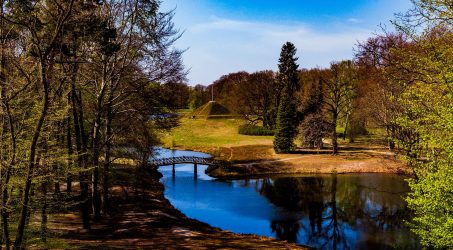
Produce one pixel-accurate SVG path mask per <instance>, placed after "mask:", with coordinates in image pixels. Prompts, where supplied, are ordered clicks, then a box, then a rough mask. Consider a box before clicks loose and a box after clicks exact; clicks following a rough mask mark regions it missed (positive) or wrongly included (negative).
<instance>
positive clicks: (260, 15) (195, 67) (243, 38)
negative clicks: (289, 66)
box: [162, 0, 411, 85]
mask: <svg viewBox="0 0 453 250" xmlns="http://www.w3.org/2000/svg"><path fill="white" fill-rule="evenodd" d="M410 6H411V3H410V0H398V1H395V0H362V1H354V0H342V1H331V0H316V1H315V0H304V1H300V0H286V1H260V0H247V1H229V0H215V1H214V0H196V1H187V0H166V1H163V5H162V7H163V8H162V9H163V10H170V9H173V8H176V11H175V12H176V15H175V19H174V21H175V25H176V28H179V29H180V30H181V31H183V32H184V34H183V36H182V37H181V39H180V40H179V41H178V42H177V43H176V46H178V47H179V48H180V49H187V51H186V52H185V54H184V63H185V65H186V66H187V67H188V68H190V73H189V75H188V79H189V83H190V85H195V84H204V85H207V84H210V83H212V82H213V81H215V80H216V79H218V78H219V77H220V76H222V75H225V74H228V73H230V72H236V71H240V70H246V71H249V72H254V71H258V70H265V69H272V70H276V69H277V61H278V56H279V51H280V47H281V46H282V44H283V43H285V42H286V41H291V42H293V43H294V44H295V46H296V47H297V49H298V57H299V58H300V59H299V64H300V66H301V67H304V68H313V67H317V66H321V67H325V66H329V64H330V62H331V61H332V60H337V61H338V60H342V59H350V58H352V56H353V53H354V52H353V48H354V47H355V44H357V41H364V40H366V39H367V38H368V37H370V36H372V35H373V34H375V33H378V32H380V30H381V28H380V27H379V26H380V25H387V28H388V29H392V28H391V25H389V20H390V19H393V14H394V13H398V12H404V11H406V10H408V9H409V8H410Z"/></svg>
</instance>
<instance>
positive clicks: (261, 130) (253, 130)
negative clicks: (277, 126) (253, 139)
mask: <svg viewBox="0 0 453 250" xmlns="http://www.w3.org/2000/svg"><path fill="white" fill-rule="evenodd" d="M238 133H239V134H240V135H261V136H268V135H274V134H275V131H274V130H273V129H268V128H265V127H261V126H256V125H250V124H244V125H241V126H239V130H238Z"/></svg>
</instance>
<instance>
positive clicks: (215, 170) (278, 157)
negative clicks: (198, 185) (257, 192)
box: [172, 145, 413, 179]
mask: <svg viewBox="0 0 453 250" xmlns="http://www.w3.org/2000/svg"><path fill="white" fill-rule="evenodd" d="M253 146H254V145H247V146H241V147H236V150H237V149H243V151H242V152H241V153H242V155H244V154H245V155H247V158H246V159H245V157H243V156H242V155H241V156H239V157H237V158H234V157H231V155H230V156H228V154H227V153H225V152H228V151H234V150H235V149H233V147H231V148H227V147H223V148H212V147H177V148H172V149H174V150H186V151H197V152H203V153H207V154H210V155H212V156H213V158H214V159H215V160H219V161H221V162H223V163H224V164H222V165H221V166H209V167H208V169H207V170H206V174H208V175H209V176H211V177H214V178H219V179H232V178H254V177H260V176H266V175H300V174H361V173H382V174H397V175H405V176H409V177H410V176H413V172H412V169H410V168H409V167H408V166H407V165H406V164H404V163H403V161H402V160H401V159H398V156H397V155H396V154H395V153H393V152H389V151H386V150H382V148H379V149H378V150H375V149H370V150H358V151H340V153H339V154H337V155H332V154H330V153H326V151H324V152H322V153H316V151H312V152H311V153H310V152H309V153H307V152H306V151H304V152H303V153H292V154H275V153H269V152H271V151H270V150H269V147H268V146H265V145H258V152H257V150H250V151H249V152H247V149H248V148H251V147H253ZM263 149H265V150H263ZM259 151H261V152H259ZM250 155H252V156H250ZM255 155H256V156H258V157H259V156H264V157H263V158H258V157H254V156H255ZM241 157H242V158H241Z"/></svg>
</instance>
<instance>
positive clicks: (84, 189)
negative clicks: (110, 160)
mask: <svg viewBox="0 0 453 250" xmlns="http://www.w3.org/2000/svg"><path fill="white" fill-rule="evenodd" d="M71 88H72V89H71V100H72V115H73V118H74V119H73V120H74V132H75V133H74V135H75V143H76V150H77V164H78V167H79V168H82V170H79V184H80V200H81V202H80V203H81V204H80V213H81V215H82V222H83V228H84V229H91V224H90V211H89V209H90V204H89V200H88V182H87V175H86V173H85V171H84V169H85V168H86V167H85V162H86V161H85V160H84V157H85V156H84V154H83V153H84V152H86V151H84V149H83V148H84V142H83V137H84V135H83V126H82V125H81V124H80V121H81V119H80V116H82V113H81V112H82V109H81V108H80V107H79V105H78V104H79V103H80V101H77V91H76V89H75V88H76V87H75V82H74V81H73V82H72V86H71ZM79 112H80V113H79ZM85 145H86V144H85Z"/></svg>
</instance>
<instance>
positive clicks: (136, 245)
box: [50, 169, 304, 249]
mask: <svg viewBox="0 0 453 250" xmlns="http://www.w3.org/2000/svg"><path fill="white" fill-rule="evenodd" d="M118 171H123V172H125V173H120V174H122V175H124V176H126V175H130V174H132V172H133V171H135V170H133V169H122V170H118ZM148 172H150V171H147V172H140V173H139V174H134V176H139V177H140V178H139V179H140V180H139V181H137V179H135V180H131V181H125V180H124V179H123V180H122V181H121V184H118V183H117V185H115V186H114V187H113V188H112V194H113V197H112V204H115V206H114V207H115V211H114V213H113V214H111V215H110V216H108V217H107V218H104V219H102V220H100V221H98V222H95V223H93V225H92V230H89V231H87V230H83V229H82V224H81V220H80V216H79V214H78V213H77V212H74V213H66V214H57V215H53V216H52V217H51V220H50V228H51V230H52V231H54V232H59V233H63V237H64V238H65V239H66V240H67V241H68V243H69V244H70V245H71V246H72V247H74V248H77V249H304V248H303V247H301V246H298V245H296V244H291V243H287V242H283V241H278V240H274V239H271V238H267V237H259V236H255V235H240V234H235V233H232V232H229V231H222V230H220V229H218V228H213V227H211V226H209V225H207V224H205V223H202V222H199V221H196V220H192V219H189V218H187V217H186V216H185V215H184V214H182V213H181V212H179V211H178V210H176V209H175V208H174V207H173V206H172V205H171V204H170V203H169V202H168V200H167V199H165V198H164V196H163V185H162V184H161V183H160V182H159V181H158V175H159V174H158V173H156V172H154V171H151V172H154V173H152V174H149V173H148Z"/></svg>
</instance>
